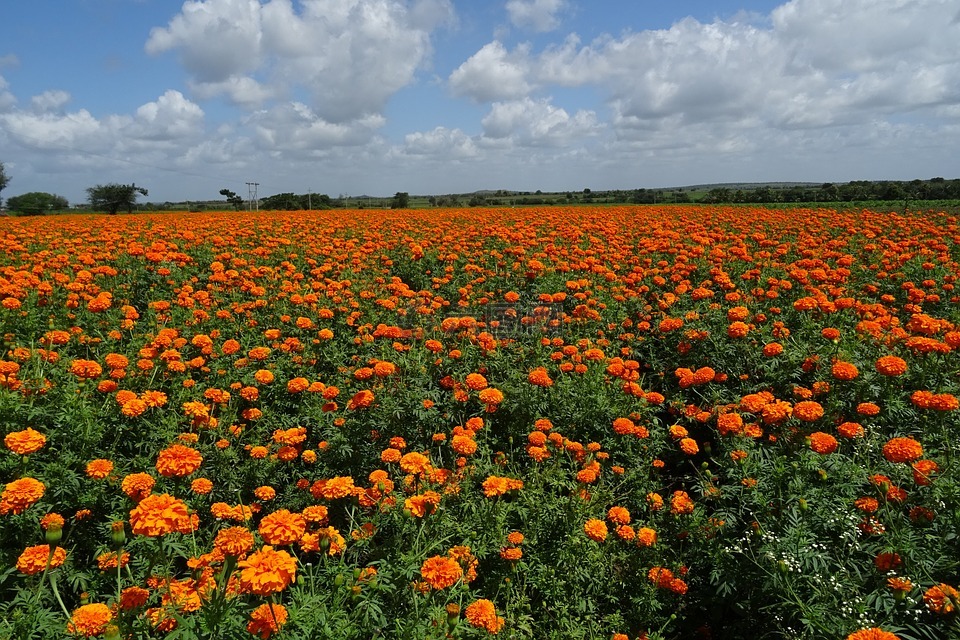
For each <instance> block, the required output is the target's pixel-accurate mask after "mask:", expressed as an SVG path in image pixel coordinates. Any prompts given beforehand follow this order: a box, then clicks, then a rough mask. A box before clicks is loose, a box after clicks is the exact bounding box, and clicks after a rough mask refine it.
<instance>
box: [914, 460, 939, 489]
mask: <svg viewBox="0 0 960 640" xmlns="http://www.w3.org/2000/svg"><path fill="white" fill-rule="evenodd" d="M910 466H911V467H912V468H913V481H914V482H916V483H917V484H918V485H921V486H926V485H929V484H930V480H931V478H930V476H932V475H933V474H935V473H936V472H937V471H939V470H940V467H939V466H938V465H937V463H936V462H934V461H933V460H918V461H916V462H914V463H913V464H912V465H910Z"/></svg>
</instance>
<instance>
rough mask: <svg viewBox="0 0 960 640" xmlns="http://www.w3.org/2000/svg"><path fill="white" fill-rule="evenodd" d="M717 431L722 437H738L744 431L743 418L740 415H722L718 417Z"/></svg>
mask: <svg viewBox="0 0 960 640" xmlns="http://www.w3.org/2000/svg"><path fill="white" fill-rule="evenodd" d="M717 431H719V432H720V435H722V436H726V435H731V434H732V435H737V434H739V433H740V432H741V431H743V417H741V416H740V414H739V413H722V414H720V415H718V416H717Z"/></svg>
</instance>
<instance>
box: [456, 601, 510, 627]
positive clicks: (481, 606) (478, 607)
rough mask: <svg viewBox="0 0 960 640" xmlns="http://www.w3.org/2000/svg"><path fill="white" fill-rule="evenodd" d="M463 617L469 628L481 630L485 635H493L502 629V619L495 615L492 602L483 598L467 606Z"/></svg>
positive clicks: (495, 610) (495, 611)
mask: <svg viewBox="0 0 960 640" xmlns="http://www.w3.org/2000/svg"><path fill="white" fill-rule="evenodd" d="M464 615H465V616H466V618H467V622H469V623H470V625H471V626H473V627H476V628H477V629H483V630H485V631H486V632H487V633H494V634H495V633H497V632H499V631H500V629H501V628H503V624H504V619H503V618H502V617H500V616H498V615H497V609H496V607H495V606H494V604H493V602H491V601H490V600H487V599H485V598H481V599H480V600H477V601H476V602H472V603H470V604H468V605H467V608H466V609H465V610H464Z"/></svg>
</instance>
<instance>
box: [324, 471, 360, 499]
mask: <svg viewBox="0 0 960 640" xmlns="http://www.w3.org/2000/svg"><path fill="white" fill-rule="evenodd" d="M355 488H356V486H355V485H354V483H353V478H352V477H351V476H338V477H336V478H331V479H329V480H327V481H326V482H324V484H323V488H322V489H321V490H320V495H321V496H322V497H324V498H326V499H327V500H337V499H339V498H346V497H348V496H351V495H353V491H354V489H355Z"/></svg>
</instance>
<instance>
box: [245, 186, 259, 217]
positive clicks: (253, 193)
mask: <svg viewBox="0 0 960 640" xmlns="http://www.w3.org/2000/svg"><path fill="white" fill-rule="evenodd" d="M259 186H260V183H259V182H248V183H247V196H248V197H249V200H247V211H259V210H260V201H259V200H258V199H257V187H259Z"/></svg>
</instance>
